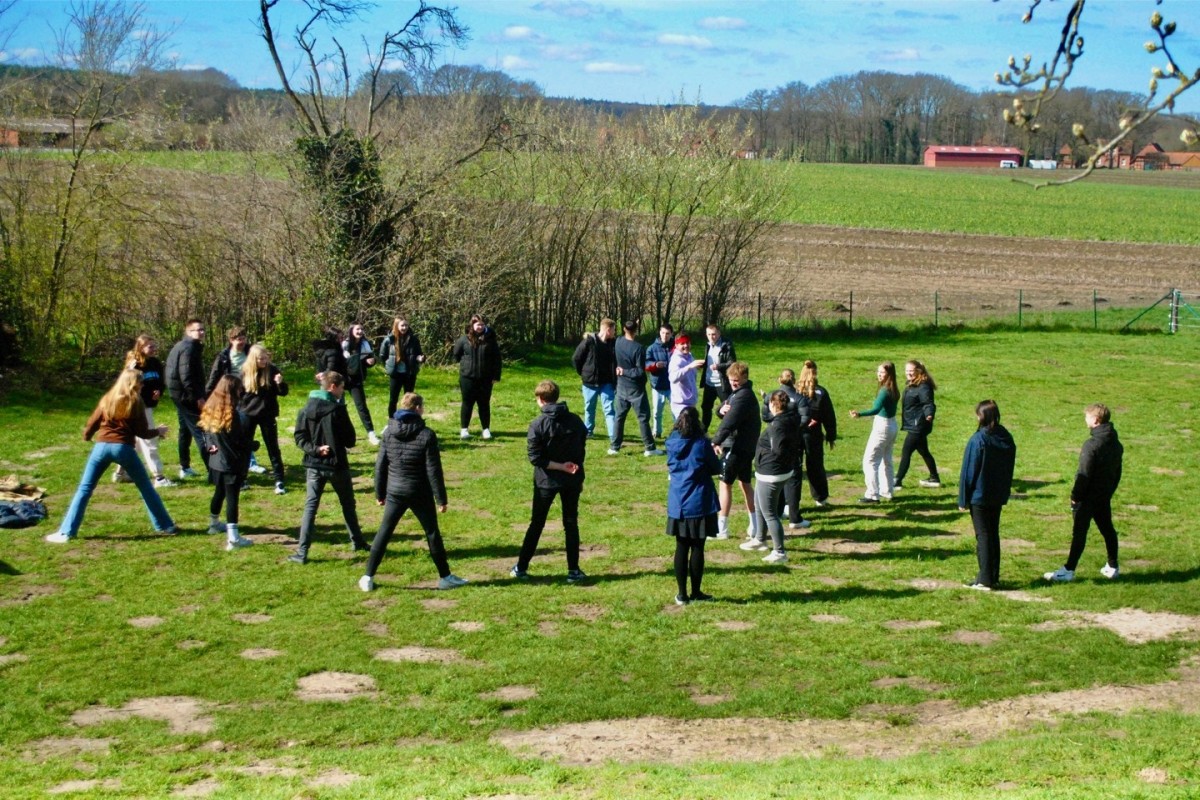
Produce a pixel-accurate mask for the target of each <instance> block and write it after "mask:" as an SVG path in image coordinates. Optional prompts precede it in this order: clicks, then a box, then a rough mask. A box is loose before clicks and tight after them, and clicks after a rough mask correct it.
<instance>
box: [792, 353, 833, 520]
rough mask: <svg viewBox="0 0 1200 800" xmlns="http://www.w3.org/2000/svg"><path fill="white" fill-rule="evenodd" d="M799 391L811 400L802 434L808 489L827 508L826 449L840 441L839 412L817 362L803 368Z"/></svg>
mask: <svg viewBox="0 0 1200 800" xmlns="http://www.w3.org/2000/svg"><path fill="white" fill-rule="evenodd" d="M796 392H797V393H798V394H799V395H800V396H801V397H804V398H806V399H807V400H808V424H807V425H805V426H804V427H803V428H802V429H801V431H800V435H801V436H802V437H803V438H804V459H805V461H807V462H808V489H809V491H810V492H812V498H813V505H815V506H816V507H817V508H823V507H825V505H826V504H827V503H828V502H829V476H828V475H826V474H825V451H824V450H823V449H822V446H823V445H824V444H825V443H826V442H828V443H829V449H830V450H832V449H833V444H834V442H836V441H837V412H835V411H834V408H833V399H832V398H831V397H830V396H829V392H828V391H826V390H825V387H824V386H822V385H821V384H820V383H818V382H817V362H815V361H813V360H812V359H808V360H806V361H805V362H804V366H803V367H801V369H800V378H799V380H798V381H797V384H796Z"/></svg>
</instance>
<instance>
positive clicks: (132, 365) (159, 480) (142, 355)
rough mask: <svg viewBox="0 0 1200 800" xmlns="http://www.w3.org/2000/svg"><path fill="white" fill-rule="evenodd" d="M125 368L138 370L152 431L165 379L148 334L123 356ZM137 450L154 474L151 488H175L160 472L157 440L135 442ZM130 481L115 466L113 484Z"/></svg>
mask: <svg viewBox="0 0 1200 800" xmlns="http://www.w3.org/2000/svg"><path fill="white" fill-rule="evenodd" d="M125 368H126V369H136V370H140V371H141V373H142V404H143V405H144V406H145V407H146V424H147V426H149V428H150V429H151V430H154V409H155V408H156V407H157V406H158V401H159V400H160V399H162V393H163V390H164V389H166V387H167V384H166V379H165V378H164V376H163V364H162V362H161V361H159V360H158V342H157V341H155V339H154V337H153V336H151V335H150V334H148V333H143V334H141V335H140V336H138V337H137V341H135V342H134V343H133V349H132V350H130V351H129V352H128V353H126V354H125ZM136 442H137V449H138V452H140V453H141V454H142V459H143V460H145V462H146V464H147V465H148V466H149V467H150V469H151V470H152V471H153V473H154V488H156V489H165V488H169V487H171V486H174V485H175V482H174V481H172V480H170V479H169V478H167V476H166V473H165V472H164V471H163V462H162V457H161V456H160V455H159V454H158V437H157V436H155V437H153V438H150V439H142V438H140V437H139V438H138V439H137V440H136ZM128 482H129V477H128V476H127V475H126V474H125V471H124V470H122V469H121V466H120V465H119V464H118V465H117V468H116V470H115V471H114V472H113V483H128Z"/></svg>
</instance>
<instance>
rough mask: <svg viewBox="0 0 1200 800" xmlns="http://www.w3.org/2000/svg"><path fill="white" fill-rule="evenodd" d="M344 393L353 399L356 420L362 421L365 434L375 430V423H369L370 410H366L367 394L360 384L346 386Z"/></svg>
mask: <svg viewBox="0 0 1200 800" xmlns="http://www.w3.org/2000/svg"><path fill="white" fill-rule="evenodd" d="M346 391H348V392H349V393H350V396H351V397H353V398H354V407H355V408H357V409H358V418H359V419H360V420H362V424H363V427H364V428H366V429H367V433H370V432H371V431H373V430H375V423H374V422H372V421H371V409H369V408H367V392H366V389H365V388H364V387H363V385H362V384H361V383H358V384H355V385H354V386H347V387H346Z"/></svg>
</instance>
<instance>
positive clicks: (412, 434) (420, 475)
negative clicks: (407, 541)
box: [375, 408, 446, 506]
mask: <svg viewBox="0 0 1200 800" xmlns="http://www.w3.org/2000/svg"><path fill="white" fill-rule="evenodd" d="M387 498H392V499H394V500H399V499H402V498H409V499H415V498H420V499H429V500H433V501H434V502H435V503H436V504H437V505H439V506H443V505H445V504H446V479H445V477H444V475H443V474H442V454H441V450H440V449H439V448H438V440H437V434H436V433H434V432H433V431H432V430H431V429H429V428H428V427H426V426H425V420H424V419H422V418H421V415H420V414H418V413H417V412H415V411H409V410H407V409H403V408H402V409H400V410H398V411H397V412H396V413H395V415H394V416H393V417H392V418H391V419H389V420H388V425H387V429H386V430H384V432H383V442H382V443H381V445H380V447H379V455H378V456H377V457H376V459H375V499H376V500H385V499H387Z"/></svg>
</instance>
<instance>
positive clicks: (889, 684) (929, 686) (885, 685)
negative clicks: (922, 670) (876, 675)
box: [871, 676, 946, 692]
mask: <svg viewBox="0 0 1200 800" xmlns="http://www.w3.org/2000/svg"><path fill="white" fill-rule="evenodd" d="M871 685H872V686H874V687H875V688H876V689H891V688H893V687H896V686H906V687H908V688H909V689H920V690H921V691H923V692H940V691H942V690H943V689H945V688H946V687H945V686H943V685H942V684H940V683H934V682H933V681H927V680H925V679H924V678H917V677H914V676H909V677H907V678H880V679H879V680H875V681H871Z"/></svg>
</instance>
